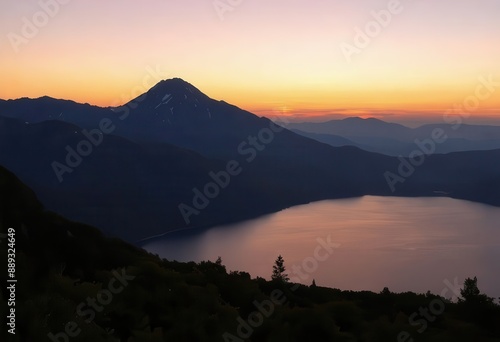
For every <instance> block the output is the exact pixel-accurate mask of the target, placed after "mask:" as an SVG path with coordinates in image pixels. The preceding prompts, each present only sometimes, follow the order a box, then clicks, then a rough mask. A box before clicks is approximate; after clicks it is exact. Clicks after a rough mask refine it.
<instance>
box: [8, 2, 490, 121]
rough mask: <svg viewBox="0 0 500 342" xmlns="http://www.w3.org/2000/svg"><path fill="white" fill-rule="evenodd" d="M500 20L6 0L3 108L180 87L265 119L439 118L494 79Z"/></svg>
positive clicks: (284, 7)
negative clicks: (30, 100)
mask: <svg viewBox="0 0 500 342" xmlns="http://www.w3.org/2000/svg"><path fill="white" fill-rule="evenodd" d="M58 1H59V2H58ZM63 2H64V3H65V4H60V3H63ZM214 3H215V4H218V5H219V6H224V5H223V4H226V5H225V6H228V7H231V8H230V10H227V11H225V12H221V10H219V11H217V10H216V8H215V6H214ZM231 3H233V4H235V5H230V4H231ZM391 3H392V4H391ZM397 3H399V6H397V8H398V10H397V11H395V12H397V13H393V14H391V18H390V19H389V20H388V21H387V22H386V23H385V26H386V27H382V26H381V25H380V24H376V23H375V22H374V17H373V15H372V11H376V12H379V11H381V10H387V9H388V8H396V7H394V6H395V4H397ZM42 4H47V6H44V5H42ZM49 4H51V5H49ZM54 4H57V7H59V8H56V7H55V6H54ZM227 4H229V5H227ZM391 6H393V7H391ZM43 7H46V8H48V9H45V10H44V9H43ZM46 12H49V13H48V14H46ZM499 18H500V1H498V0H476V1H471V0H439V1H431V0H401V1H398V0H357V1H352V0H315V1H310V0H308V1H306V0H272V1H271V0H242V1H239V4H238V1H237V0H220V1H214V0H176V1H174V0H148V1H136V0H134V1H132V0H120V1H118V0H106V1H102V0H101V1H97V0H64V1H63V0H41V1H35V0H23V1H19V0H5V1H2V2H0V34H1V35H0V98H2V99H13V98H19V97H40V96H43V95H49V96H52V97H56V98H65V99H71V100H75V101H78V102H88V103H92V104H96V105H101V106H110V105H118V104H121V103H123V102H125V101H126V100H128V99H130V98H131V97H132V96H133V95H134V94H135V93H136V92H139V91H140V90H141V89H142V90H143V91H146V90H147V88H148V86H153V85H154V83H156V82H157V81H159V80H160V78H161V79H167V78H172V77H180V78H183V79H184V80H186V81H188V82H190V83H192V84H193V85H194V86H196V87H198V88H199V89H200V90H201V91H203V92H205V93H206V94H207V95H209V96H211V97H213V98H215V99H223V100H225V101H227V102H230V103H233V104H235V105H237V106H239V107H242V108H244V109H247V110H250V111H253V112H255V113H257V114H259V115H271V114H278V113H281V114H283V115H285V114H286V115H291V116H295V117H297V118H300V119H306V118H307V117H311V116H314V117H323V116H324V115H330V114H332V115H335V114H343V115H363V116H376V117H380V118H383V119H384V118H385V119H387V120H388V121H391V120H392V121H405V120H408V121H411V120H415V118H418V117H423V118H424V119H433V120H436V118H438V117H442V115H443V112H444V111H446V110H447V109H449V108H452V107H453V105H454V104H461V103H463V101H464V100H465V99H467V98H468V97H470V96H473V95H474V94H475V90H476V88H477V87H478V85H479V84H480V82H479V81H478V79H479V77H481V76H483V77H484V78H488V77H491V78H493V80H496V81H497V82H500V20H499ZM30 23H32V24H33V25H35V26H34V30H33V27H31V28H30V27H29V26H30V25H31V24H30ZM37 25H38V26H40V27H37ZM367 25H368V27H370V28H371V29H372V31H370V32H371V35H372V37H369V39H370V42H369V44H368V45H367V46H366V47H362V48H359V49H358V52H359V53H356V54H353V55H351V58H350V59H351V60H350V61H349V60H348V58H346V55H345V53H343V52H342V47H344V49H345V46H347V44H350V45H351V46H355V36H356V32H357V31H356V30H357V28H359V29H360V30H361V31H365V29H366V27H367ZM377 27H379V28H380V29H379V30H378V29H377ZM151 70H161V72H157V71H156V72H153V73H152V72H151ZM151 74H154V77H153V76H151ZM148 75H150V76H148ZM155 77H156V79H155ZM146 80H147V81H146ZM332 117H334V116H332ZM486 117H489V118H490V119H496V118H498V120H499V122H500V86H499V87H497V91H496V92H494V93H492V94H491V96H490V97H489V98H488V99H486V100H481V101H480V105H479V108H478V109H477V110H476V111H475V112H474V113H473V115H472V119H471V120H474V118H475V119H476V120H479V119H480V118H486ZM499 124H500V123H499Z"/></svg>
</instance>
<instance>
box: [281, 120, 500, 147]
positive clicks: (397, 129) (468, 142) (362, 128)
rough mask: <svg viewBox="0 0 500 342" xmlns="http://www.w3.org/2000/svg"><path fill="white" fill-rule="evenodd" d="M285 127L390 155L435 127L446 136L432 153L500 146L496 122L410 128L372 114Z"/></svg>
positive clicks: (425, 136) (321, 139)
mask: <svg viewBox="0 0 500 342" xmlns="http://www.w3.org/2000/svg"><path fill="white" fill-rule="evenodd" d="M289 127H290V128H292V129H294V130H296V131H297V133H299V134H301V135H303V136H306V137H310V138H312V139H315V140H318V141H321V142H324V143H327V144H329V145H331V146H338V142H337V140H338V138H339V137H341V138H345V139H348V140H349V141H352V144H351V145H352V146H357V147H360V148H362V149H364V150H366V151H370V152H377V153H383V154H386V155H391V156H398V155H403V156H408V155H409V154H410V153H411V152H413V151H414V150H415V149H416V145H415V139H419V140H420V141H422V140H424V139H428V138H430V137H432V132H433V130H435V129H441V130H443V132H444V133H443V134H444V135H446V137H447V139H446V141H445V142H444V143H441V144H438V145H437V146H436V153H450V152H459V151H476V150H493V149H499V148H500V126H486V125H466V124H461V125H455V124H429V125H423V126H421V127H418V128H413V129H412V128H408V127H405V126H402V125H399V124H394V123H387V122H384V121H382V120H378V119H374V118H371V119H361V118H347V119H343V120H331V121H327V122H323V123H317V122H302V123H290V125H289ZM330 136H333V138H332V137H330Z"/></svg>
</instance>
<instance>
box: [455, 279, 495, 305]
mask: <svg viewBox="0 0 500 342" xmlns="http://www.w3.org/2000/svg"><path fill="white" fill-rule="evenodd" d="M460 295H461V296H462V298H459V299H458V300H459V302H465V303H475V304H486V303H493V298H490V297H488V296H487V295H485V294H483V293H481V291H479V287H478V286H477V277H474V279H471V278H467V279H465V281H464V288H463V289H461V290H460Z"/></svg>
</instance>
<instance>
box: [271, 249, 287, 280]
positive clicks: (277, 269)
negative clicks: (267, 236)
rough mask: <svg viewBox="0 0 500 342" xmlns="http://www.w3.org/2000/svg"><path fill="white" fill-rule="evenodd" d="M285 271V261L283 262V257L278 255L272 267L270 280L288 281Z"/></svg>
mask: <svg viewBox="0 0 500 342" xmlns="http://www.w3.org/2000/svg"><path fill="white" fill-rule="evenodd" d="M285 271H286V268H285V260H283V257H282V256H281V255H278V258H277V259H276V261H275V262H274V265H273V274H272V276H271V279H272V280H278V281H282V282H287V281H288V280H290V278H288V274H286V273H285Z"/></svg>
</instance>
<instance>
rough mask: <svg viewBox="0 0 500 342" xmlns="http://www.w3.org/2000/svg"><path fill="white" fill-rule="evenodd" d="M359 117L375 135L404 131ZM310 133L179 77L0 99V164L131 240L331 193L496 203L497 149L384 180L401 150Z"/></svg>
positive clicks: (55, 206) (56, 206) (52, 204)
mask: <svg viewBox="0 0 500 342" xmlns="http://www.w3.org/2000/svg"><path fill="white" fill-rule="evenodd" d="M355 122H358V126H360V128H359V133H358V135H356V134H354V132H355V127H356V126H357V125H356V124H355ZM367 122H368V123H370V125H369V126H370V127H372V128H373V127H378V130H380V132H381V133H376V135H375V137H377V138H380V139H383V137H384V136H385V135H386V134H387V136H389V137H398V138H400V139H401V137H402V136H403V135H398V134H402V133H398V132H402V131H404V130H406V132H408V131H412V130H410V129H409V128H405V127H404V126H399V125H395V124H386V123H384V122H381V121H378V120H376V121H371V120H369V121H367ZM367 122H366V121H364V120H361V119H351V120H347V121H345V122H343V123H342V125H343V126H344V128H343V132H348V133H349V134H350V136H349V138H348V139H346V138H345V137H343V136H342V137H332V138H331V139H337V142H339V143H342V142H345V143H346V144H348V143H349V142H350V141H354V139H353V138H352V137H353V136H354V137H359V136H362V135H363V134H368V133H369V132H371V134H372V136H373V135H374V134H375V133H374V132H373V131H371V130H370V129H369V127H368V125H365V123H367ZM287 127H288V126H287ZM290 127H291V128H297V125H295V124H293V125H290ZM318 127H319V126H318ZM302 129H303V127H302ZM329 132H330V131H329ZM321 134H324V133H321ZM328 134H329V133H328ZM343 134H345V133H343ZM499 136H500V135H499ZM311 138H313V139H311ZM315 139H317V137H304V136H302V135H299V134H297V133H295V132H292V131H290V130H288V129H285V128H282V127H279V126H277V125H276V124H274V123H273V122H272V121H270V120H269V119H267V118H260V117H257V116H255V115H253V114H252V113H250V112H247V111H244V110H241V109H239V108H237V107H235V106H232V105H230V104H227V103H225V102H223V101H216V100H213V99H210V98H209V97H207V96H206V95H204V94H203V93H202V92H201V91H199V90H198V89H196V88H195V87H194V86H192V85H191V84H189V83H187V82H185V81H183V80H181V79H172V80H166V81H162V82H160V83H158V84H157V85H156V86H155V87H153V88H152V89H150V90H149V91H148V92H146V93H145V94H143V95H141V96H139V97H138V98H136V99H134V100H132V101H130V102H129V103H127V104H125V105H123V106H121V107H117V108H100V107H96V106H91V105H88V104H78V103H75V102H72V101H66V100H57V99H52V98H48V97H42V98H39V99H26V98H23V99H19V100H9V101H0V165H3V166H5V167H6V168H8V169H9V170H11V171H12V172H14V173H15V174H16V175H17V176H18V177H20V178H21V180H22V181H23V182H25V183H26V184H27V185H28V186H30V187H31V188H32V189H34V191H35V192H36V193H37V195H38V196H39V198H40V199H41V201H42V202H43V203H44V205H45V206H46V207H47V208H48V209H50V210H53V211H57V212H59V213H61V214H63V215H64V216H66V217H68V218H70V219H73V220H77V221H81V222H84V223H89V224H92V225H94V226H97V227H99V228H101V229H102V230H103V231H104V232H106V233H107V234H109V235H114V236H120V237H122V238H125V239H127V240H129V241H135V242H136V241H138V240H140V239H142V238H145V237H150V236H153V235H157V234H162V233H165V232H168V231H172V230H175V229H184V228H204V227H210V226H213V225H216V224H223V223H228V222H233V221H239V220H243V219H248V218H252V217H256V216H258V215H262V214H265V213H271V212H275V211H278V210H281V209H284V208H287V207H290V206H293V205H296V204H302V203H307V202H311V201H315V200H321V199H329V198H343V197H355V196H363V195H384V196H385V195H396V196H436V195H447V196H450V197H455V198H462V199H469V200H474V201H479V202H483V203H490V204H494V205H500V193H498V191H496V190H497V189H499V186H500V164H499V163H497V160H499V157H500V150H494V151H481V152H460V153H452V154H446V155H440V154H434V155H431V156H427V157H425V162H423V163H422V165H421V166H418V167H415V170H414V171H413V172H411V175H408V176H406V175H405V176H404V177H403V178H402V181H401V179H400V181H398V182H397V186H395V187H394V188H393V189H391V187H390V186H389V185H388V182H387V177H386V176H387V173H388V172H391V173H392V174H394V175H396V176H397V177H401V176H398V175H399V174H400V173H401V172H400V170H403V173H404V167H402V166H401V165H402V163H403V164H404V163H409V161H408V160H407V159H398V158H394V157H390V156H387V155H383V154H378V153H372V152H368V151H364V150H362V149H360V148H358V147H355V146H344V147H332V146H329V145H328V144H325V143H322V142H318V141H316V140H315ZM471 140H472V139H471ZM332 141H333V140H332ZM354 142H355V141H354ZM355 143H356V144H357V142H355ZM392 190H394V191H392Z"/></svg>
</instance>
